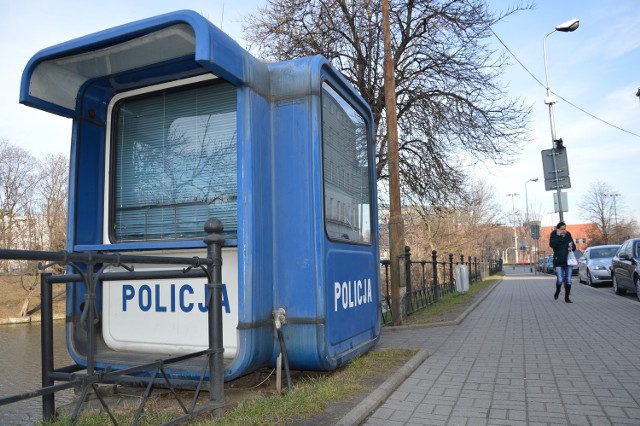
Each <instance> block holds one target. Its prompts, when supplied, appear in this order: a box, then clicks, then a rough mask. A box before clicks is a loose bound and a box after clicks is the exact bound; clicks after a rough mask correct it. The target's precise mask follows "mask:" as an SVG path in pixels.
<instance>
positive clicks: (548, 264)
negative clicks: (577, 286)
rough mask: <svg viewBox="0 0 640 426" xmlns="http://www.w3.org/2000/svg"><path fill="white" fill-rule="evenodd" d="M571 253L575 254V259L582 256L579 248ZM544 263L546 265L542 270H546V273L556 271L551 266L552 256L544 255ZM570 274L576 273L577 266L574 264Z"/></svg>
mask: <svg viewBox="0 0 640 426" xmlns="http://www.w3.org/2000/svg"><path fill="white" fill-rule="evenodd" d="M573 253H574V255H575V256H576V259H580V257H581V256H582V252H581V251H580V250H576V251H574V252H573ZM545 265H546V267H545V270H544V272H546V273H547V274H553V275H555V273H556V271H555V268H554V267H553V256H547V257H545ZM571 275H578V268H577V267H575V266H574V268H573V270H572V271H571Z"/></svg>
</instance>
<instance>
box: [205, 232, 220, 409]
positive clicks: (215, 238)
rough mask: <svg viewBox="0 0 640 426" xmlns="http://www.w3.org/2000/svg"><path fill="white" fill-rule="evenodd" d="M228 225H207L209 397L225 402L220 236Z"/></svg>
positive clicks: (213, 401)
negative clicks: (208, 261)
mask: <svg viewBox="0 0 640 426" xmlns="http://www.w3.org/2000/svg"><path fill="white" fill-rule="evenodd" d="M223 229H224V226H223V225H222V222H221V221H220V220H219V219H209V220H207V222H206V223H205V224H204V230H205V232H206V233H207V236H206V237H204V242H205V244H207V257H208V258H209V259H211V260H212V264H211V265H208V266H207V270H208V272H209V274H208V283H207V287H208V289H209V300H208V301H207V302H208V314H207V315H208V321H209V351H211V353H210V354H209V400H210V402H212V403H223V402H224V358H223V357H224V344H223V340H222V337H223V336H222V333H223V332H222V244H223V243H224V240H225V238H224V237H223V236H222V235H220V233H221V232H222V230H223Z"/></svg>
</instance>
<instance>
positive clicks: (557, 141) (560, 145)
mask: <svg viewBox="0 0 640 426" xmlns="http://www.w3.org/2000/svg"><path fill="white" fill-rule="evenodd" d="M553 143H554V144H555V146H556V149H557V150H558V151H561V150H563V149H564V142H563V141H562V138H560V139H554V141H553Z"/></svg>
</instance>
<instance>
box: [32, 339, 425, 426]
mask: <svg viewBox="0 0 640 426" xmlns="http://www.w3.org/2000/svg"><path fill="white" fill-rule="evenodd" d="M416 352H417V351H415V350H409V349H384V350H380V351H370V352H368V353H367V354H365V355H362V356H360V357H357V358H355V359H353V360H351V361H350V362H349V363H347V364H346V365H345V366H343V367H340V368H339V369H337V370H335V371H333V372H322V373H317V372H304V373H301V374H297V375H295V376H292V380H293V391H291V392H287V393H285V394H283V395H277V394H275V391H273V390H271V391H268V392H265V391H264V389H263V390H256V391H255V393H259V394H260V396H258V397H257V398H246V400H245V401H242V402H240V403H238V404H236V405H235V406H233V407H229V408H227V409H225V414H224V417H222V418H215V417H214V416H213V415H212V414H205V415H202V416H199V417H198V418H196V419H194V420H192V421H190V422H189V423H188V424H190V425H243V426H244V425H247V426H251V425H282V424H291V422H292V421H296V420H298V421H302V420H305V419H309V418H312V417H314V416H316V415H320V414H322V413H323V412H324V410H325V409H327V408H328V407H329V405H331V404H333V403H341V402H344V401H347V400H348V399H349V398H352V397H355V396H356V395H357V394H358V393H361V392H364V391H365V390H367V389H368V386H367V384H368V383H370V382H371V380H372V378H375V377H381V379H382V380H384V379H385V378H386V377H388V376H390V375H391V374H392V373H393V372H395V371H396V370H397V369H398V368H399V367H400V366H402V365H404V364H405V363H406V362H407V361H408V360H409V359H410V358H411V357H412V356H413V355H415V353H416ZM293 373H294V372H292V375H293ZM204 397H205V398H208V394H205V395H204ZM162 399H166V400H167V401H166V402H167V403H169V402H170V403H171V408H170V409H165V408H163V405H164V404H163V402H162ZM186 399H187V400H189V399H188V398H186ZM354 405H355V404H354ZM175 407H176V404H175V403H174V402H173V400H171V401H169V398H168V397H165V396H163V397H159V398H156V399H155V400H153V399H152V400H150V401H149V403H148V404H147V406H146V408H145V412H144V415H143V417H142V420H141V422H140V424H141V425H156V424H160V423H165V422H168V421H169V420H171V419H172V418H174V417H177V416H179V415H180V414H181V412H179V411H178V410H177V409H176V408H175ZM110 409H111V410H112V411H116V414H115V415H114V417H115V418H116V419H117V421H118V424H132V423H133V420H134V417H135V410H136V409H137V405H135V406H134V405H133V404H131V405H129V406H128V405H126V404H123V405H121V406H120V407H118V408H117V409H114V408H113V407H111V406H110ZM69 423H70V416H61V417H60V418H58V419H57V420H56V421H55V422H43V423H41V424H42V425H50V426H58V425H67V424H69ZM76 424H79V425H90V426H102V425H110V424H111V421H110V419H109V417H108V415H107V414H106V413H104V412H102V413H96V412H92V411H87V412H85V411H83V412H82V414H81V415H80V417H79V418H78V419H77V420H76Z"/></svg>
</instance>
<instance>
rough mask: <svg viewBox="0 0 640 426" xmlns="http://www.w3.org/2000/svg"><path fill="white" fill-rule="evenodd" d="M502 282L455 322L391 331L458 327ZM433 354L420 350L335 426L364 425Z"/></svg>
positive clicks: (405, 327)
mask: <svg viewBox="0 0 640 426" xmlns="http://www.w3.org/2000/svg"><path fill="white" fill-rule="evenodd" d="M501 282H502V279H500V280H497V281H496V282H495V283H494V284H493V285H492V286H491V287H490V288H489V290H487V291H486V292H485V293H484V294H483V295H482V297H480V298H479V299H478V300H476V301H475V302H474V303H473V304H472V305H471V306H469V307H468V308H467V309H466V310H465V311H464V312H463V313H461V314H460V316H458V318H456V319H455V320H453V321H445V322H441V323H431V324H416V325H411V326H409V325H400V326H397V327H392V328H390V329H389V330H390V331H391V330H394V331H401V330H408V329H414V328H429V327H444V326H447V325H458V324H460V323H461V322H462V321H464V319H465V318H466V317H467V316H468V315H469V314H470V313H471V312H472V311H473V310H474V309H475V308H476V307H477V306H478V305H479V304H480V303H482V302H483V301H484V299H486V298H487V296H489V294H491V293H492V292H493V290H494V289H495V288H496V287H497V286H498V284H500V283H501ZM430 355H431V354H430V353H429V352H427V351H426V350H424V349H421V350H419V351H418V352H417V353H416V354H415V355H414V356H413V357H412V358H411V359H410V360H409V361H407V363H406V364H405V365H403V366H402V367H400V369H399V370H398V371H396V372H395V373H394V374H393V375H392V376H391V377H389V378H388V379H387V380H385V381H384V383H382V384H381V385H380V386H379V387H378V388H377V389H376V390H374V391H373V392H371V393H370V394H369V395H367V396H366V397H365V399H364V400H362V401H361V402H360V403H359V404H358V405H356V406H355V407H354V408H353V409H352V410H351V411H349V412H348V413H347V414H346V415H345V416H344V417H342V418H341V419H340V420H338V422H337V423H336V424H335V426H351V425H358V424H360V423H362V422H363V421H364V420H365V419H366V418H367V417H369V416H370V415H371V413H373V412H374V411H375V410H376V409H377V408H378V407H379V406H380V405H382V403H383V402H384V401H385V400H386V399H387V398H388V397H389V395H391V394H392V393H393V392H394V391H395V390H396V389H397V388H398V386H400V385H401V384H402V382H404V381H405V380H406V379H407V378H408V377H409V376H410V375H411V373H413V372H414V371H415V370H416V368H418V367H419V366H420V364H422V363H423V362H424V361H425V360H426V359H427V358H429V356H430Z"/></svg>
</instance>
